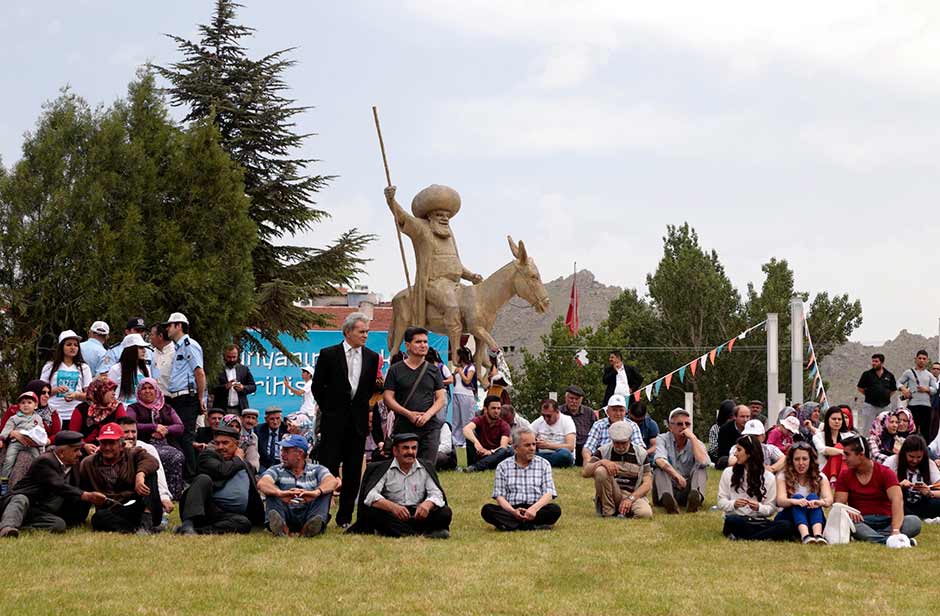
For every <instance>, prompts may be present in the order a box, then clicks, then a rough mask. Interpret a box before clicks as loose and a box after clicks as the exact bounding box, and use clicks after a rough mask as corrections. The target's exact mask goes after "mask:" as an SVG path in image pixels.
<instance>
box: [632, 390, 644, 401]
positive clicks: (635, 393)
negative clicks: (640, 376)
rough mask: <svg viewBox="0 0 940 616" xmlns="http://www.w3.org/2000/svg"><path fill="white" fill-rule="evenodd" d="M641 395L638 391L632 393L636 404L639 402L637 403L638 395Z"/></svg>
mask: <svg viewBox="0 0 940 616" xmlns="http://www.w3.org/2000/svg"><path fill="white" fill-rule="evenodd" d="M641 393H642V392H641V391H639V390H638V391H635V392H633V399H634V400H636V401H637V402H639V401H640V394H641Z"/></svg>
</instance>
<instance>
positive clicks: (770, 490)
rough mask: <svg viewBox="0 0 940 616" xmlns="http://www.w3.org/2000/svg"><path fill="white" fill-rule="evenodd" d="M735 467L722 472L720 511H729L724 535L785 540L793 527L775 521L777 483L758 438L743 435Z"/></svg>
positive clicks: (735, 537) (786, 523)
mask: <svg viewBox="0 0 940 616" xmlns="http://www.w3.org/2000/svg"><path fill="white" fill-rule="evenodd" d="M734 458H735V464H734V466H729V467H728V468H726V469H725V470H723V471H722V472H721V480H720V481H719V482H718V508H719V509H721V510H722V511H724V512H725V525H724V529H723V530H722V533H723V534H724V535H725V536H726V537H728V538H729V539H750V540H755V541H759V540H778V541H780V540H785V539H789V538H790V536H791V535H792V534H793V524H792V523H790V522H788V521H786V520H773V519H771V516H772V515H773V514H774V513H775V512H776V511H777V506H776V500H777V482H776V480H775V479H774V476H773V474H771V473H770V471H767V470H765V469H764V450H763V447H761V442H760V440H758V438H757V437H756V436H742V437H741V438H739V439H738V440H737V442H736V443H735V446H734Z"/></svg>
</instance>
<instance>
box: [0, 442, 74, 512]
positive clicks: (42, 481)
mask: <svg viewBox="0 0 940 616" xmlns="http://www.w3.org/2000/svg"><path fill="white" fill-rule="evenodd" d="M66 468H67V467H66V466H65V465H63V464H62V463H61V462H59V459H58V458H57V457H56V456H55V453H53V452H51V451H50V452H49V453H44V454H43V455H41V456H39V457H38V458H36V459H35V460H34V461H33V463H32V464H31V465H30V467H29V469H28V470H27V471H26V474H25V475H23V478H22V479H20V481H19V483H17V484H16V486H14V488H13V490H12V491H11V492H10V494H9V495H7V496H5V497H4V498H3V499H2V500H0V510H2V509H3V508H5V507H6V504H7V501H8V500H9V498H10V496H12V495H14V494H23V495H25V496H26V497H27V498H29V506H30V507H31V508H34V509H38V510H40V511H43V512H46V513H55V514H58V513H59V511H60V510H61V508H60V509H56V508H55V507H54V505H55V504H56V503H57V502H58V501H59V498H62V499H64V501H65V502H64V504H62V508H66V507H69V506H72V505H77V504H79V499H80V498H81V496H82V494H83V493H84V490H82V489H81V488H79V487H78V482H79V476H78V475H79V472H78V471H79V465H78V464H76V465H74V466H73V467H72V470H71V471H69V474H68V476H66V474H65V471H66ZM86 512H87V509H86Z"/></svg>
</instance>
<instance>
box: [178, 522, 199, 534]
mask: <svg viewBox="0 0 940 616" xmlns="http://www.w3.org/2000/svg"><path fill="white" fill-rule="evenodd" d="M176 534H177V535H196V534H198V533H197V532H196V527H195V526H193V523H192V522H191V521H190V520H186V521H185V522H183V523H182V524H180V525H179V526H177V527H176Z"/></svg>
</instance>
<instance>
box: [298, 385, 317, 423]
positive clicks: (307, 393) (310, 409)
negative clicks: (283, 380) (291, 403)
mask: <svg viewBox="0 0 940 616" xmlns="http://www.w3.org/2000/svg"><path fill="white" fill-rule="evenodd" d="M312 386H313V381H304V384H303V385H301V386H300V388H301V389H302V390H304V401H303V402H302V403H301V405H300V412H301V413H304V414H306V415H308V416H309V417H310V418H313V417H314V415H315V411H316V408H317V403H316V401H315V400H314V399H313V392H312V391H311V390H310V388H311V387H312Z"/></svg>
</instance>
